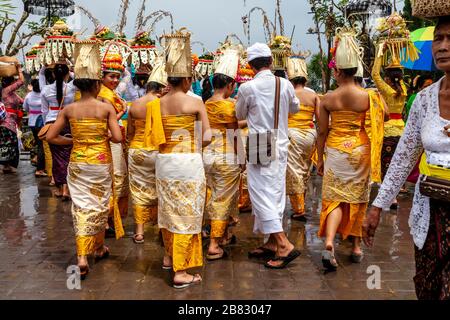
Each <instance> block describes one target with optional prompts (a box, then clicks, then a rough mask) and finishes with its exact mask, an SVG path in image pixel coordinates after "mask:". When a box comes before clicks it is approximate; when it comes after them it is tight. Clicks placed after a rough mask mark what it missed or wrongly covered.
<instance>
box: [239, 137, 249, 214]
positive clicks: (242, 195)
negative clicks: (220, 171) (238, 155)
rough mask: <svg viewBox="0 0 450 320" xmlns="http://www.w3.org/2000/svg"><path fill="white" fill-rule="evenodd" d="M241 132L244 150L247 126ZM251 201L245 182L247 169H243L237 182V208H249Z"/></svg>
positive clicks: (243, 209)
mask: <svg viewBox="0 0 450 320" xmlns="http://www.w3.org/2000/svg"><path fill="white" fill-rule="evenodd" d="M242 133H243V141H242V143H243V145H244V150H246V143H247V139H246V137H247V136H248V128H245V129H243V130H242ZM251 206H252V202H251V200H250V193H249V191H248V184H247V169H245V171H244V172H242V173H241V181H240V183H239V204H238V208H239V210H242V211H245V210H251Z"/></svg>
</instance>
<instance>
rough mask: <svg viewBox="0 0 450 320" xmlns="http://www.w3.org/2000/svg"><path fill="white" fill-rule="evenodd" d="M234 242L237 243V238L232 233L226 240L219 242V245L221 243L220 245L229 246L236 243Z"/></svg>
mask: <svg viewBox="0 0 450 320" xmlns="http://www.w3.org/2000/svg"><path fill="white" fill-rule="evenodd" d="M236 243H237V238H236V236H235V235H234V234H233V235H232V236H231V238H230V239H227V240H226V241H223V242H222V243H221V245H222V246H229V245H232V244H236Z"/></svg>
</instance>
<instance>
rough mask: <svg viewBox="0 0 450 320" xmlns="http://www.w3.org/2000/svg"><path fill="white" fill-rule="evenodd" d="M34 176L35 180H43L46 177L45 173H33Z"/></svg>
mask: <svg viewBox="0 0 450 320" xmlns="http://www.w3.org/2000/svg"><path fill="white" fill-rule="evenodd" d="M34 176H35V177H36V178H44V177H48V175H47V174H46V173H35V174H34Z"/></svg>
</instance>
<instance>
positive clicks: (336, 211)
mask: <svg viewBox="0 0 450 320" xmlns="http://www.w3.org/2000/svg"><path fill="white" fill-rule="evenodd" d="M354 36H355V33H354V31H353V30H352V29H342V30H341V31H340V32H338V35H337V37H338V38H339V42H338V43H339V45H338V47H337V50H336V58H335V66H333V67H334V77H335V79H336V81H337V83H338V85H339V88H338V89H337V90H335V91H334V92H332V93H329V94H327V95H325V97H324V98H323V101H322V103H321V108H320V118H319V136H318V140H317V149H318V158H319V159H318V165H317V166H318V173H319V174H320V175H323V189H322V212H321V217H320V228H319V236H320V237H326V240H325V250H324V251H323V252H322V262H323V265H324V267H325V268H327V269H330V270H334V269H336V268H337V266H338V264H337V261H336V258H335V254H334V238H335V235H336V233H340V234H341V236H342V239H343V240H345V239H346V238H348V237H349V236H352V238H353V248H352V254H351V259H352V261H353V262H355V263H359V262H360V261H361V259H362V257H363V253H362V250H361V237H362V223H363V220H364V217H365V213H366V209H367V206H368V202H369V194H370V187H369V184H370V181H371V179H372V181H374V182H379V181H380V161H379V159H376V158H377V157H378V156H379V155H380V152H381V145H382V130H383V107H382V106H380V105H379V103H378V101H379V99H374V98H373V97H374V96H373V95H372V94H371V93H370V92H366V91H364V90H361V89H360V88H359V87H358V86H357V85H356V84H355V80H354V75H355V74H356V72H357V67H358V61H359V59H360V53H359V51H357V50H354V48H358V46H357V44H356V40H355V38H354ZM349 58H350V60H349ZM369 110H370V115H371V117H370V118H371V122H372V123H371V124H372V125H371V131H372V141H370V140H369V137H368V135H367V132H366V130H365V126H364V124H365V121H366V112H367V111H369ZM330 117H331V124H329V123H330ZM325 144H326V148H325ZM324 153H326V160H325V162H324ZM374 159H375V160H374ZM371 174H372V176H371Z"/></svg>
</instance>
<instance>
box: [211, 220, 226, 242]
mask: <svg viewBox="0 0 450 320" xmlns="http://www.w3.org/2000/svg"><path fill="white" fill-rule="evenodd" d="M227 227H228V220H226V221H221V220H211V235H210V237H211V238H222V237H223V236H224V235H225V231H226V230H227Z"/></svg>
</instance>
